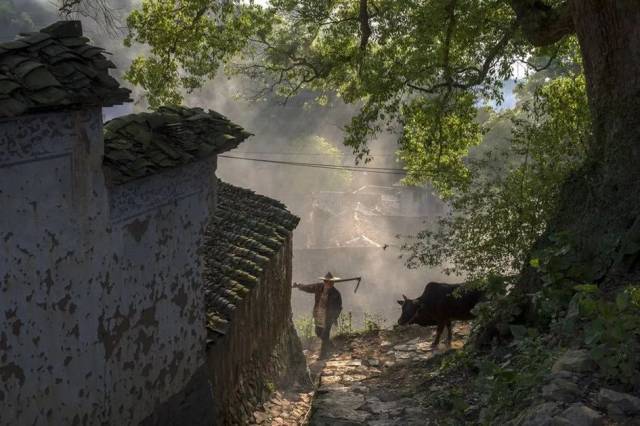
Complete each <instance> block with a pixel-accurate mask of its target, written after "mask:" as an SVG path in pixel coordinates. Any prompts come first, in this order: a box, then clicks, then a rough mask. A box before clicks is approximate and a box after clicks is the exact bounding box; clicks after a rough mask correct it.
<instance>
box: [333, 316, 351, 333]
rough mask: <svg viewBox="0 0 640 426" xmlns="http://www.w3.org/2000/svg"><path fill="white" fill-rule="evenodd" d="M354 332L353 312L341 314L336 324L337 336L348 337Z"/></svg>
mask: <svg viewBox="0 0 640 426" xmlns="http://www.w3.org/2000/svg"><path fill="white" fill-rule="evenodd" d="M353 332H354V329H353V315H352V314H351V312H347V313H345V312H343V313H341V314H340V316H339V317H338V321H337V322H336V334H337V335H339V336H340V335H345V336H348V335H350V334H353Z"/></svg>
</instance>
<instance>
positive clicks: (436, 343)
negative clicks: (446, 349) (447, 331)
mask: <svg viewBox="0 0 640 426" xmlns="http://www.w3.org/2000/svg"><path fill="white" fill-rule="evenodd" d="M443 329H444V323H443V322H439V323H438V329H437V330H436V338H435V340H434V341H433V343H432V344H431V347H432V348H435V347H436V346H438V343H440V335H441V334H442V330H443Z"/></svg>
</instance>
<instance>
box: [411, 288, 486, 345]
mask: <svg viewBox="0 0 640 426" xmlns="http://www.w3.org/2000/svg"><path fill="white" fill-rule="evenodd" d="M457 288H459V289H460V290H459V291H456V292H455V293H454V290H456V289H457ZM481 296H482V293H481V292H480V291H479V290H470V289H466V288H464V287H463V286H461V285H460V284H444V283H434V282H430V283H429V284H427V285H426V287H425V288H424V292H423V293H422V296H420V297H418V298H417V299H409V298H407V296H405V295H404V294H403V295H402V297H403V298H404V300H398V303H399V304H400V306H402V315H401V316H400V319H399V320H398V324H399V325H407V324H418V325H421V326H423V327H426V326H430V325H436V326H438V329H437V331H436V338H435V340H434V341H433V343H432V345H431V346H437V345H438V343H439V342H440V335H441V334H442V330H443V329H444V327H445V326H446V327H447V343H448V344H449V345H450V344H451V321H452V320H469V319H472V318H473V315H472V314H471V309H473V307H474V306H475V305H476V304H477V303H478V301H479V300H480V297H481Z"/></svg>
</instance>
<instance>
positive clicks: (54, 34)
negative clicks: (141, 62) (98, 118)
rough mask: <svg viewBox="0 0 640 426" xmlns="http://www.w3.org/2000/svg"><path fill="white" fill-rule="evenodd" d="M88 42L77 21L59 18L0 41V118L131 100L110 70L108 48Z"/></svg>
mask: <svg viewBox="0 0 640 426" xmlns="http://www.w3.org/2000/svg"><path fill="white" fill-rule="evenodd" d="M88 41H89V39H88V38H86V37H83V36H82V25H81V24H80V21H60V22H56V23H55V24H53V25H50V26H48V27H46V28H43V29H42V30H40V31H39V32H33V33H22V34H21V37H19V38H17V39H16V40H13V41H8V42H4V43H0V118H1V117H13V116H17V115H21V114H24V113H27V112H37V111H44V110H51V109H57V108H64V107H77V106H81V105H92V106H112V105H117V104H121V103H124V102H130V101H131V99H130V98H129V95H130V93H131V92H130V91H129V90H128V89H125V88H122V87H120V84H119V83H118V82H117V81H116V80H115V79H114V78H113V77H111V76H110V75H109V69H112V68H115V65H114V64H113V62H111V61H110V60H108V59H107V58H106V56H105V55H108V53H107V52H106V51H105V50H104V49H101V48H99V47H94V46H91V45H89V44H88Z"/></svg>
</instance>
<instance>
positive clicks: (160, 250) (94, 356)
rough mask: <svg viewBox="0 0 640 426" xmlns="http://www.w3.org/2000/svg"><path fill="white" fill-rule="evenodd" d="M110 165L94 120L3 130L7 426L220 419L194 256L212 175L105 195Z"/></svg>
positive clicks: (179, 174) (0, 272)
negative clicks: (215, 415) (206, 375)
mask: <svg viewBox="0 0 640 426" xmlns="http://www.w3.org/2000/svg"><path fill="white" fill-rule="evenodd" d="M102 154H103V144H102V122H101V111H100V109H99V108H95V109H91V110H88V111H78V112H56V113H43V114H37V115H29V116H22V117H19V118H17V119H13V120H2V121H0V202H2V206H3V214H2V215H0V316H1V317H2V318H3V320H4V326H3V327H2V328H0V407H1V409H0V424H1V425H34V424H35V425H39V424H68V425H80V424H86V425H94V424H138V423H139V422H141V421H143V420H144V419H145V418H146V419H147V423H149V424H158V423H160V422H159V421H154V419H156V420H158V419H163V421H164V422H165V423H167V424H170V423H171V418H173V419H174V420H175V419H180V420H176V421H175V422H174V424H179V423H180V421H188V423H185V424H197V423H198V422H199V421H202V419H203V418H205V417H207V416H210V414H211V413H208V412H207V407H209V408H210V404H205V403H202V402H203V401H210V398H211V395H210V392H211V391H210V386H209V384H208V382H207V380H206V379H203V376H202V375H201V373H202V372H203V371H204V369H205V366H204V361H205V354H204V350H205V339H206V331H205V328H204V323H205V319H204V315H205V314H204V312H205V309H204V302H203V298H202V278H201V275H200V273H199V272H200V264H199V261H198V255H197V252H196V249H197V247H198V246H199V244H200V242H201V238H202V234H203V230H204V227H205V226H206V223H207V221H208V218H209V215H210V212H211V208H212V207H213V205H214V200H215V182H214V181H213V173H214V171H215V164H211V163H208V162H206V161H201V162H197V163H194V164H192V165H189V166H185V167H184V168H182V169H174V170H172V171H168V172H164V173H162V174H159V175H154V176H151V177H148V178H144V179H141V180H138V181H132V182H129V183H127V184H125V185H121V186H118V187H114V188H113V189H112V190H109V189H108V186H107V185H106V184H105V182H104V174H103V171H102ZM189 399H190V401H189ZM194 401H198V402H197V406H199V407H200V408H204V410H200V411H198V412H196V411H195V410H191V408H192V407H193V406H194V405H196V403H194ZM189 402H191V406H190V405H189ZM180 409H182V410H184V412H186V413H191V414H192V415H193V416H196V417H198V416H199V419H198V418H194V417H191V418H189V417H186V416H183V414H184V413H181V412H180ZM169 412H171V414H172V416H173V417H172V416H169V415H168V413H169Z"/></svg>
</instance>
